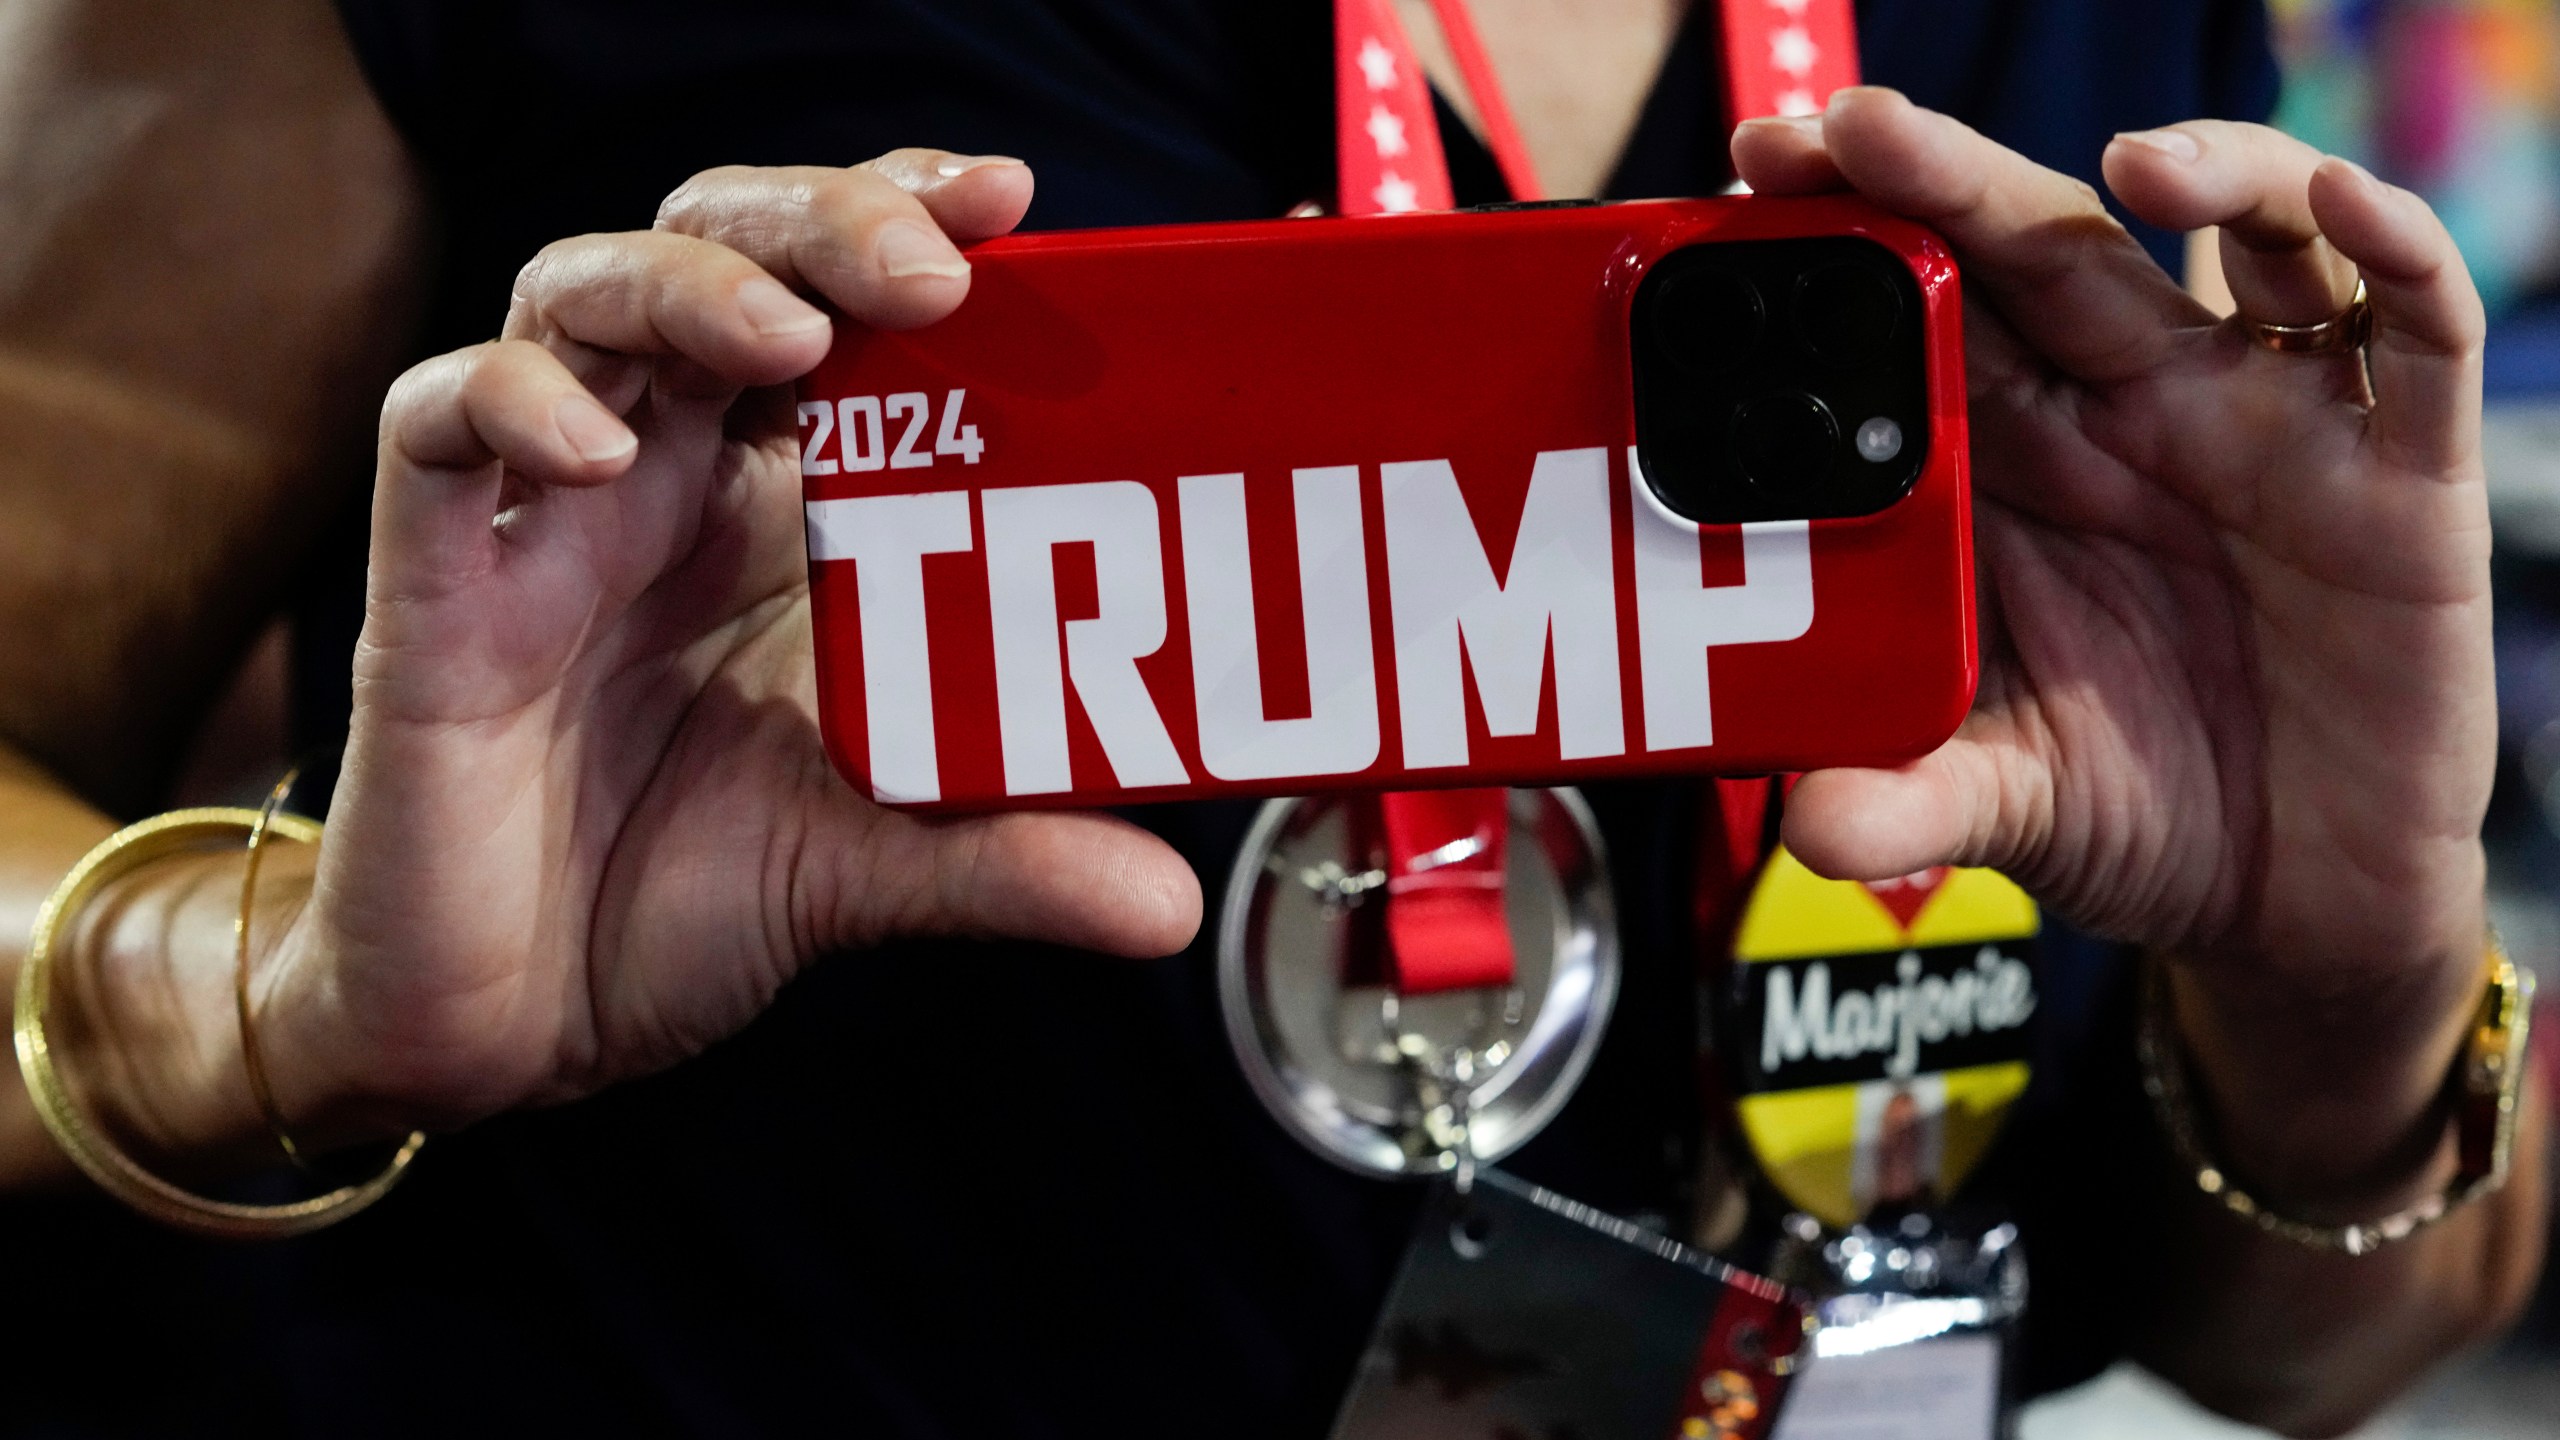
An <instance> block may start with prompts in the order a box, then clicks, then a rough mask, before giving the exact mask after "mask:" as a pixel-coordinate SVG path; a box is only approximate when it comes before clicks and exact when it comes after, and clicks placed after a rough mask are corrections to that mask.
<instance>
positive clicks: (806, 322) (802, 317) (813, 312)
mask: <svg viewBox="0 0 2560 1440" xmlns="http://www.w3.org/2000/svg"><path fill="white" fill-rule="evenodd" d="M738 312H739V313H740V314H742V315H744V316H746V317H747V323H748V324H750V325H753V326H754V327H756V333H757V334H759V335H804V334H807V333H808V332H809V331H812V330H815V329H818V328H819V327H820V326H823V325H825V324H826V323H827V315H826V312H825V311H823V310H820V309H819V308H818V307H817V306H815V305H812V304H810V303H809V302H808V301H806V300H803V299H801V298H800V297H799V296H797V295H794V294H792V293H791V292H790V291H788V290H786V289H784V288H783V287H782V282H781V281H779V280H766V279H762V278H759V279H754V280H750V281H748V282H747V283H745V284H744V285H741V286H739V287H738Z"/></svg>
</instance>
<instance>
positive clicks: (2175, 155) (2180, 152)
mask: <svg viewBox="0 0 2560 1440" xmlns="http://www.w3.org/2000/svg"><path fill="white" fill-rule="evenodd" d="M2116 138H2117V139H2119V140H2122V141H2124V142H2126V143H2127V144H2131V145H2139V146H2141V147H2142V148H2143V149H2145V150H2152V151H2156V152H2158V153H2160V154H2162V155H2166V156H2168V157H2169V158H2170V159H2172V160H2175V161H2177V162H2178V163H2179V164H2181V165H2189V164H2193V163H2194V162H2195V159H2196V157H2197V156H2199V155H2202V154H2203V153H2204V147H2203V146H2202V145H2199V144H2197V143H2196V137H2194V136H2193V135H2190V134H2188V133H2187V132H2186V131H2184V130H2127V131H2125V132H2124V133H2123V134H2121V135H2118V136H2117V137H2116Z"/></svg>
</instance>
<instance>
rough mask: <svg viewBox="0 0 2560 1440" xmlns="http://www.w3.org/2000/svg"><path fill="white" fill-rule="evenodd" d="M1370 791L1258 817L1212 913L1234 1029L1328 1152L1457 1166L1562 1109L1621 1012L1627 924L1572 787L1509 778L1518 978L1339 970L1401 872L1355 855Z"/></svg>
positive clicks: (1251, 1071)
mask: <svg viewBox="0 0 2560 1440" xmlns="http://www.w3.org/2000/svg"><path fill="white" fill-rule="evenodd" d="M1365 803H1368V802H1367V801H1366V800H1365V798H1364V797H1361V796H1343V795H1337V796H1320V797H1316V798H1313V799H1303V800H1300V799H1289V800H1273V801H1271V802H1269V803H1267V804H1265V805H1264V806H1263V807H1262V812H1261V814H1259V815H1258V816H1256V817H1255V819H1254V823H1253V828H1252V829H1251V830H1250V831H1248V832H1247V833H1246V835H1245V841H1244V848H1243V850H1242V851H1240V852H1239V853H1238V854H1237V856H1236V863H1235V868H1234V870H1233V871H1232V872H1231V873H1230V874H1229V876H1228V878H1227V891H1226V900H1225V903H1224V905H1223V906H1222V907H1221V911H1220V914H1219V920H1218V994H1219V1002H1220V1005H1221V1007H1222V1008H1223V1009H1224V1011H1225V1013H1226V1024H1227V1040H1228V1043H1229V1044H1230V1045H1232V1046H1233V1047H1234V1049H1235V1053H1236V1061H1237V1063H1238V1064H1239V1065H1241V1066H1242V1067H1243V1069H1244V1073H1245V1078H1246V1079H1248V1080H1250V1081H1251V1082H1252V1084H1253V1088H1254V1093H1255V1094H1257V1095H1259V1096H1261V1097H1262V1103H1263V1104H1264V1105H1265V1106H1267V1107H1269V1109H1270V1111H1271V1113H1272V1114H1273V1115H1274V1116H1276V1117H1277V1118H1278V1119H1279V1121H1280V1123H1281V1124H1282V1125H1283V1126H1284V1127H1286V1128H1287V1129H1288V1130H1289V1132H1290V1133H1291V1134H1293V1135H1295V1136H1297V1137H1298V1138H1299V1139H1300V1140H1302V1141H1304V1142H1305V1143H1306V1144H1307V1145H1308V1146H1309V1147H1310V1148H1312V1149H1313V1150H1314V1151H1315V1152H1316V1153H1317V1154H1319V1155H1322V1156H1324V1157H1325V1158H1326V1159H1328V1160H1331V1161H1333V1162H1334V1163H1336V1164H1338V1165H1341V1166H1343V1167H1344V1168H1346V1169H1350V1170H1354V1171H1358V1172H1360V1173H1362V1174H1367V1175H1430V1174H1437V1173H1440V1172H1443V1171H1450V1170H1455V1171H1457V1172H1458V1173H1459V1176H1460V1178H1461V1180H1462V1181H1463V1180H1465V1179H1466V1178H1468V1177H1469V1176H1470V1175H1471V1173H1472V1169H1473V1165H1474V1163H1475V1162H1476V1161H1486V1162H1490V1161H1494V1160H1499V1159H1501V1158H1502V1157H1503V1156H1504V1155H1507V1154H1509V1153H1510V1152H1511V1151H1513V1150H1516V1149H1518V1148H1519V1147H1520V1146H1521V1145H1522V1144H1524V1143H1526V1142H1527V1141H1528V1139H1529V1137H1531V1136H1532V1135H1535V1134H1537V1133H1538V1131H1539V1130H1540V1129H1542V1128H1544V1126H1545V1125H1546V1123H1547V1122H1548V1121H1549V1120H1551V1119H1553V1118H1555V1114H1556V1112H1557V1111H1558V1110H1559V1109H1561V1108H1562V1107H1563V1105H1564V1102H1565V1101H1566V1099H1567V1098H1568V1097H1570V1096H1571V1095H1572V1094H1573V1090H1574V1087H1575V1086H1576V1085H1578V1084H1580V1083H1581V1080H1582V1076H1583V1072H1584V1071H1586V1070H1587V1069H1589V1068H1590V1065H1591V1058H1592V1055H1593V1054H1594V1053H1595V1052H1596V1051H1597V1050H1598V1048H1599V1045H1600V1037H1601V1033H1602V1031H1604V1030H1605V1029H1606V1028H1607V1026H1608V1020H1609V1007H1610V1005H1611V1003H1612V1002H1613V1001H1614V1000H1615V999H1616V997H1617V992H1618V926H1617V913H1616V909H1615V906H1614V904H1613V902H1612V899H1611V896H1610V892H1609V877H1608V866H1607V863H1606V861H1605V859H1604V857H1603V853H1602V849H1601V842H1600V830H1599V827H1598V825H1597V824H1596V823H1594V821H1593V820H1592V817H1591V810H1590V807H1589V806H1587V805H1586V804H1584V803H1583V799H1582V797H1581V796H1580V795H1579V794H1577V793H1575V792H1574V791H1572V790H1568V789H1556V790H1513V791H1512V792H1510V799H1509V804H1508V807H1507V808H1508V811H1509V818H1510V825H1511V833H1510V840H1509V846H1508V856H1507V865H1506V872H1507V873H1506V880H1505V889H1504V904H1505V908H1506V911H1507V915H1508V919H1509V921H1510V928H1511V943H1512V948H1513V952H1514V955H1515V957H1516V966H1515V972H1514V974H1513V977H1512V983H1511V984H1510V985H1509V986H1508V987H1506V988H1502V989H1481V990H1456V991H1449V992H1445V993H1441V994H1433V995H1421V996H1405V997H1399V996H1398V995H1397V994H1396V992H1395V991H1394V989H1393V988H1391V987H1390V986H1388V985H1387V984H1385V983H1384V982H1383V980H1380V979H1370V978H1362V979H1359V980H1357V981H1355V983H1351V984H1346V983H1345V981H1344V976H1345V972H1346V970H1347V969H1348V968H1350V962H1351V960H1352V957H1353V954H1354V951H1355V949H1356V947H1358V946H1359V945H1360V944H1362V943H1364V942H1363V940H1362V938H1361V929H1360V927H1362V926H1364V925H1366V926H1375V925H1377V924H1378V923H1379V916H1378V913H1377V907H1379V906H1381V905H1383V904H1384V903H1385V900H1386V895H1385V889H1386V884H1387V881H1388V879H1389V878H1390V877H1388V875H1387V874H1386V873H1385V871H1384V869H1383V866H1384V857H1383V855H1353V854H1351V853H1349V852H1350V844H1351V836H1352V834H1353V833H1354V828H1353V825H1352V807H1353V806H1356V805H1361V804H1365ZM1432 858H1433V857H1431V856H1424V857H1421V859H1420V861H1418V862H1417V868H1418V867H1419V865H1421V864H1423V863H1428V862H1430V861H1431V860H1432ZM1370 933H1371V934H1372V935H1374V933H1375V932H1374V931H1372V932H1370ZM1371 943H1383V942H1382V941H1375V942H1371Z"/></svg>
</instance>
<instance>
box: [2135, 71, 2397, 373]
mask: <svg viewBox="0 0 2560 1440" xmlns="http://www.w3.org/2000/svg"><path fill="white" fill-rule="evenodd" d="M2322 158H2323V157H2322V155H2321V153H2320V152H2319V151H2318V150H2316V149H2313V148H2312V147H2311V146H2309V145H2306V144H2304V143H2302V142H2301V141H2299V140H2296V139H2294V138H2293V137H2292V136H2290V135H2286V134H2284V133H2282V132H2281V131H2277V130H2271V129H2269V128H2268V127H2266V126H2264V125H2238V124H2231V123H2228V122H2225V121H2220V120H2193V121H2189V122H2187V123H2185V124H2182V125H2173V126H2170V127H2169V128H2167V129H2165V130H2146V131H2140V132H2136V133H2132V134H2125V135H2118V136H2117V137H2116V138H2115V139H2114V141H2113V142H2111V143H2110V144H2109V145H2108V146H2107V153H2106V158H2105V161H2104V164H2105V168H2106V177H2107V186H2108V188H2109V189H2112V190H2113V191H2115V193H2116V198H2118V199H2120V200H2122V201H2123V202H2124V204H2125V208H2126V209H2128V210H2130V211H2132V212H2133V213H2134V214H2135V215H2137V216H2139V217H2141V218H2142V219H2144V220H2147V221H2149V222H2150V223H2152V224H2154V225H2158V226H2160V227H2161V228H2163V229H2167V230H2180V231H2184V230H2202V229H2204V228H2206V227H2208V226H2220V227H2221V229H2222V269H2223V274H2224V276H2225V277H2226V278H2227V279H2228V280H2229V282H2230V285H2231V296H2232V299H2233V300H2235V301H2237V302H2238V304H2239V307H2240V314H2241V315H2242V316H2244V317H2246V318H2248V319H2251V320H2260V321H2265V322H2267V323H2270V324H2275V325H2316V324H2318V323H2319V322H2321V321H2323V320H2326V319H2328V318H2329V317H2330V316H2332V315H2335V314H2337V313H2338V312H2339V311H2340V310H2343V309H2345V308H2346V306H2347V303H2348V302H2349V301H2351V300H2353V299H2354V298H2355V283H2356V273H2355V266H2354V265H2352V264H2350V263H2349V262H2348V261H2347V260H2346V259H2345V258H2344V257H2342V256H2340V255H2339V254H2338V253H2337V252H2336V251H2335V250H2333V249H2331V248H2330V246H2329V243H2328V241H2326V240H2325V239H2323V238H2322V237H2321V234H2320V224H2319V222H2318V221H2317V220H2314V219H2313V218H2312V215H2311V174H2312V172H2313V171H2314V170H2317V169H2318V168H2319V167H2320V161H2321V160H2322Z"/></svg>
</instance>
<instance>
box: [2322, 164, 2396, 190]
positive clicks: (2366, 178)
mask: <svg viewBox="0 0 2560 1440" xmlns="http://www.w3.org/2000/svg"><path fill="white" fill-rule="evenodd" d="M2329 158H2330V159H2332V160H2335V161H2337V162H2338V163H2339V164H2340V165H2342V166H2344V167H2346V171H2347V173H2348V174H2350V175H2353V176H2355V177H2356V183H2357V184H2359V185H2362V186H2363V187H2365V188H2366V189H2367V190H2374V191H2379V190H2381V189H2382V188H2383V185H2382V177H2380V176H2378V175H2376V174H2374V173H2373V172H2372V171H2370V170H2367V169H2366V168H2364V167H2363V166H2361V165H2359V164H2357V163H2356V162H2354V161H2353V160H2350V159H2348V158H2347V157H2346V156H2344V155H2332V156H2330V157H2329Z"/></svg>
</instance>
